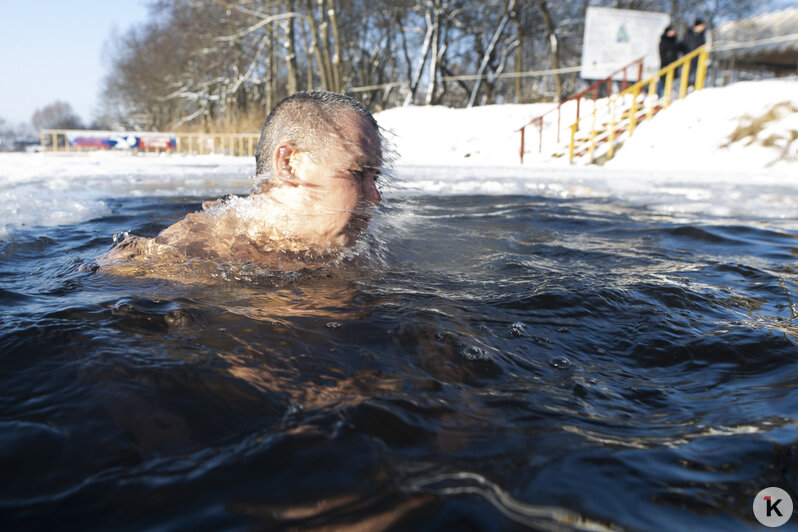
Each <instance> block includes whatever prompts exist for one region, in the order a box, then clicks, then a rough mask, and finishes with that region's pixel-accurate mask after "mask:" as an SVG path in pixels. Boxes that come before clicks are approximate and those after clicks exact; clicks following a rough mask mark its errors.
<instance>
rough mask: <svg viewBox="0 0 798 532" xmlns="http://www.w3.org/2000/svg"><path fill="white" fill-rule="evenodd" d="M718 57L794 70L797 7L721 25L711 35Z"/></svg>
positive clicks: (797, 49) (797, 58)
mask: <svg viewBox="0 0 798 532" xmlns="http://www.w3.org/2000/svg"><path fill="white" fill-rule="evenodd" d="M713 52H714V53H715V54H716V55H717V56H718V57H720V58H731V57H734V58H735V60H737V61H742V62H746V63H753V64H758V65H767V66H771V67H781V68H787V69H789V70H795V69H796V65H797V64H798V8H793V9H784V10H781V11H775V12H773V13H765V14H763V15H758V16H756V17H751V18H747V19H744V20H737V21H730V22H725V23H723V24H721V25H720V26H718V27H717V28H716V29H715V31H714V34H713Z"/></svg>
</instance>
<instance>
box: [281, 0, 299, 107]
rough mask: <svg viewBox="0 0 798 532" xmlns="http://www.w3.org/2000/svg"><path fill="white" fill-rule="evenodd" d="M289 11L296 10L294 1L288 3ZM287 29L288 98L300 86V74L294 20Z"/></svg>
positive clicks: (287, 25) (286, 24) (286, 22)
mask: <svg viewBox="0 0 798 532" xmlns="http://www.w3.org/2000/svg"><path fill="white" fill-rule="evenodd" d="M287 7H288V9H289V11H291V12H293V11H294V8H295V4H294V0H290V1H289V2H288V6H287ZM284 25H285V26H284V29H285V67H286V75H287V79H286V82H285V88H286V92H287V93H288V96H290V95H292V94H294V93H295V92H296V91H297V88H298V86H299V79H298V78H299V74H298V71H297V65H296V43H295V41H296V35H295V33H294V18H293V17H291V18H289V19H287V20H286V21H285V22H284Z"/></svg>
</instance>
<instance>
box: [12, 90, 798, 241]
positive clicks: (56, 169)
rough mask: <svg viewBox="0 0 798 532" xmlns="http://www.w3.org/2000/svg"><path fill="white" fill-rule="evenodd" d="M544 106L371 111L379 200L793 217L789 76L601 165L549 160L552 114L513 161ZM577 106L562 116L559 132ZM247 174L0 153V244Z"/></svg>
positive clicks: (793, 121)
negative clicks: (377, 133) (525, 200)
mask: <svg viewBox="0 0 798 532" xmlns="http://www.w3.org/2000/svg"><path fill="white" fill-rule="evenodd" d="M551 108H552V104H534V105H501V106H485V107H476V108H473V109H448V108H444V107H407V108H397V109H390V110H387V111H384V112H382V113H378V114H377V115H376V118H377V120H378V122H379V123H380V125H381V126H382V128H383V129H384V130H385V134H386V136H387V137H388V138H389V140H390V141H391V142H392V143H393V145H394V147H395V151H396V153H397V154H398V155H399V158H398V160H397V167H396V169H395V171H394V174H395V176H396V178H395V179H393V180H391V179H386V180H385V185H384V189H383V192H384V196H385V197H386V198H387V199H388V200H390V198H391V197H392V196H393V197H396V196H401V195H415V194H433V195H447V194H448V195H451V194H491V195H505V194H526V195H536V196H545V197H587V196H589V197H605V198H610V199H613V200H617V201H623V202H629V203H631V204H634V205H637V206H640V205H643V206H645V207H647V208H648V209H650V210H652V211H654V212H659V213H664V214H668V215H674V216H675V215H679V214H680V213H682V214H690V215H694V214H701V215H706V216H712V217H738V218H740V217H743V218H758V219H762V220H777V219H778V220H781V221H791V220H795V219H796V216H795V214H796V213H798V179H796V176H798V140H791V139H794V138H795V137H798V81H795V80H793V81H761V82H747V83H739V84H736V85H732V86H729V87H725V88H716V89H706V90H704V91H699V92H697V93H694V94H691V95H690V96H688V97H687V98H686V99H685V100H683V101H677V102H674V104H673V105H672V106H671V108H670V109H668V110H667V111H665V112H663V113H660V114H659V115H657V116H655V117H654V119H653V120H652V121H651V122H648V123H644V124H642V125H641V126H640V127H638V128H637V130H636V131H635V135H634V136H633V137H632V138H630V139H627V140H626V142H625V143H624V145H623V146H622V147H621V148H620V149H619V150H618V151H617V152H616V157H615V159H613V160H611V161H609V162H608V163H607V164H605V165H604V166H594V165H589V166H584V165H573V166H571V165H568V164H567V161H565V160H564V159H563V158H559V159H552V158H551V157H549V156H548V154H550V153H551V152H552V151H554V149H555V148H556V146H555V145H554V139H556V126H557V123H556V116H557V113H556V112H554V113H550V114H549V115H548V116H549V120H547V121H546V122H545V123H544V134H545V135H546V143H544V153H543V154H542V155H538V154H537V153H534V152H536V151H537V150H536V149H537V145H536V142H537V138H538V137H537V132H536V131H535V132H534V133H533V132H530V134H529V136H528V142H530V143H531V147H532V148H533V153H531V154H529V155H528V156H527V157H526V159H525V163H524V165H521V164H519V162H518V148H519V140H520V136H519V133H518V128H519V127H520V126H522V125H523V124H525V123H527V122H529V120H530V119H531V118H534V117H536V116H539V115H540V114H542V113H544V112H545V111H547V110H548V109H551ZM573 111H574V110H573V109H570V108H569V107H568V106H565V107H564V109H563V120H562V121H561V122H562V123H561V127H562V128H566V127H567V125H568V120H567V119H566V117H568V116H571V115H572V114H573ZM569 113H570V114H569ZM565 138H566V137H565V135H563V140H564V139H565ZM254 166H255V163H254V160H253V158H250V157H225V156H215V155H203V156H182V155H172V156H155V155H144V156H135V155H132V154H127V153H120V152H90V153H82V154H59V153H55V154H53V153H38V154H28V153H20V154H17V153H12V154H9V153H0V238H5V237H7V235H8V234H9V233H11V232H13V231H14V230H15V229H16V228H19V227H23V226H32V225H61V224H70V223H77V222H80V221H83V220H89V219H91V218H93V217H97V216H102V215H106V214H108V213H109V212H110V209H109V207H108V199H110V198H122V197H134V196H195V197H203V198H206V197H212V196H220V195H223V194H228V193H234V194H242V193H246V192H247V190H248V189H249V186H250V176H251V175H252V174H253V173H254ZM790 223H792V222H790ZM795 223H796V224H798V222H795Z"/></svg>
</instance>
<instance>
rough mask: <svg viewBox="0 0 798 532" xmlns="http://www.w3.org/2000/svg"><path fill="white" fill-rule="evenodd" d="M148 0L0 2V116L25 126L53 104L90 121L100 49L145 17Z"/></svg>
mask: <svg viewBox="0 0 798 532" xmlns="http://www.w3.org/2000/svg"><path fill="white" fill-rule="evenodd" d="M147 4H148V1H146V0H116V1H112V2H109V1H102V0H0V73H1V74H0V118H4V119H5V120H6V121H7V122H8V123H10V124H17V123H19V122H29V121H30V118H31V116H32V115H33V113H34V112H35V111H36V110H37V109H39V108H41V107H44V106H45V105H47V104H50V103H52V102H54V101H55V100H63V101H65V102H68V103H69V104H70V105H71V106H72V108H73V109H74V110H75V112H76V113H77V114H78V115H80V117H81V118H82V119H83V121H84V122H90V121H91V119H92V117H93V116H94V110H95V108H96V106H97V103H98V101H99V98H98V94H99V91H100V87H101V82H102V78H103V76H104V75H105V72H106V71H107V70H108V69H107V67H106V65H105V64H104V61H105V60H104V59H103V45H104V44H105V43H106V42H107V41H108V39H109V37H110V35H111V32H112V30H113V29H114V28H116V30H117V31H118V32H120V33H121V32H124V31H125V30H126V29H128V28H129V27H130V26H132V25H134V24H137V23H141V22H143V21H144V20H146V18H147Z"/></svg>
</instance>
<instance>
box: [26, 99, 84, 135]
mask: <svg viewBox="0 0 798 532" xmlns="http://www.w3.org/2000/svg"><path fill="white" fill-rule="evenodd" d="M31 122H32V123H33V127H35V128H36V129H37V130H42V129H83V123H82V121H81V120H80V117H79V116H78V115H76V114H75V112H74V111H73V110H72V106H71V105H69V104H68V103H66V102H62V101H55V102H53V103H51V104H49V105H45V106H44V107H42V108H41V109H37V110H36V112H34V113H33V116H32V117H31Z"/></svg>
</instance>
